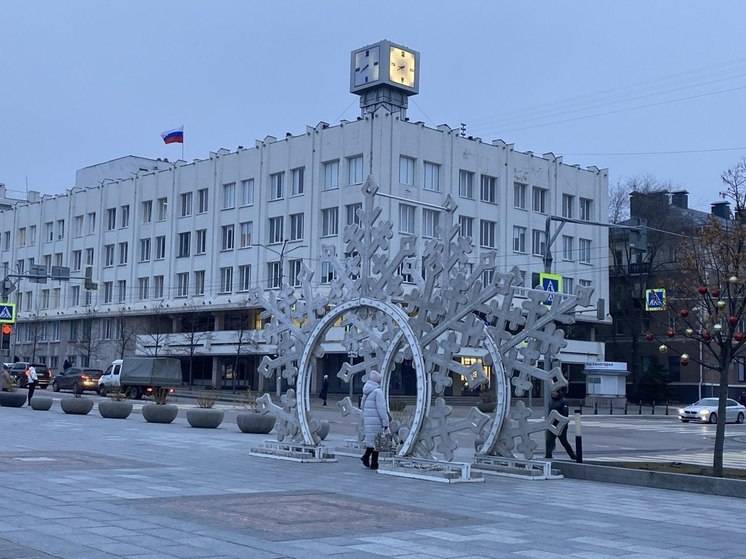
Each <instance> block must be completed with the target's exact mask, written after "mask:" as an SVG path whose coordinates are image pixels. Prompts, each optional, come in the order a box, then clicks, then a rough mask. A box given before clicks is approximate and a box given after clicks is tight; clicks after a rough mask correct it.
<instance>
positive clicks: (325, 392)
mask: <svg viewBox="0 0 746 559" xmlns="http://www.w3.org/2000/svg"><path fill="white" fill-rule="evenodd" d="M328 396H329V375H324V380H323V381H322V382H321V392H319V398H321V399H322V400H324V404H323V405H326V399H327V397H328Z"/></svg>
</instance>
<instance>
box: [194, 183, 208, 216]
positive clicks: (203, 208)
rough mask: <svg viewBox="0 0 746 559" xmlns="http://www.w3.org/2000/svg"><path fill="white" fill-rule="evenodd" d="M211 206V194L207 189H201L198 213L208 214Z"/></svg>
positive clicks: (198, 199)
mask: <svg viewBox="0 0 746 559" xmlns="http://www.w3.org/2000/svg"><path fill="white" fill-rule="evenodd" d="M209 205H210V192H209V191H208V190H207V189H206V188H200V189H199V190H198V191H197V213H198V214H203V213H207V209H208V207H209Z"/></svg>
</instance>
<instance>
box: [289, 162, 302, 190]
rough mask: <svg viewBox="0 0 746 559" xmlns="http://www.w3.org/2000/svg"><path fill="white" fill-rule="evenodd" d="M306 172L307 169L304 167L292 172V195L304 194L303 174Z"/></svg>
mask: <svg viewBox="0 0 746 559" xmlns="http://www.w3.org/2000/svg"><path fill="white" fill-rule="evenodd" d="M304 172H305V169H304V168H303V167H298V168H297V169H293V170H292V171H290V194H292V195H293V196H298V195H299V194H303V189H304V185H303V174H304Z"/></svg>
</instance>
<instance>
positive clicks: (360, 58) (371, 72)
mask: <svg viewBox="0 0 746 559" xmlns="http://www.w3.org/2000/svg"><path fill="white" fill-rule="evenodd" d="M380 72H381V47H380V46H376V47H370V48H368V49H365V50H361V51H359V52H356V53H355V79H354V82H353V83H354V84H355V87H357V86H359V85H365V84H366V83H373V82H377V81H378V80H379V78H380Z"/></svg>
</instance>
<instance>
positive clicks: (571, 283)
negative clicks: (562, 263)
mask: <svg viewBox="0 0 746 559" xmlns="http://www.w3.org/2000/svg"><path fill="white" fill-rule="evenodd" d="M574 290H575V280H574V279H573V278H567V277H564V276H563V277H562V293H565V294H567V295H572V293H573V291H574Z"/></svg>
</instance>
